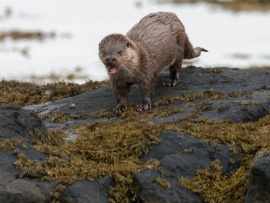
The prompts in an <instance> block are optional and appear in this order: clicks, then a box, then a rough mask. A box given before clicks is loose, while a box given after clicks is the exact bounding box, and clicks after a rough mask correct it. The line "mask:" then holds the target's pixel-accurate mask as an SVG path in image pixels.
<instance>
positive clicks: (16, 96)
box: [0, 80, 109, 107]
mask: <svg viewBox="0 0 270 203" xmlns="http://www.w3.org/2000/svg"><path fill="white" fill-rule="evenodd" d="M108 84H109V83H108V81H103V82H98V81H88V82H86V83H85V84H83V85H79V84H75V83H67V82H64V81H60V82H56V83H49V84H45V85H37V84H33V83H28V82H18V81H14V80H10V81H7V80H2V81H1V82H0V103H1V104H13V105H15V106H17V107H21V106H24V105H30V104H41V103H45V102H48V101H53V100H59V99H62V98H65V97H71V96H75V95H78V94H80V93H83V92H86V91H90V90H93V89H96V88H99V87H102V86H105V85H108Z"/></svg>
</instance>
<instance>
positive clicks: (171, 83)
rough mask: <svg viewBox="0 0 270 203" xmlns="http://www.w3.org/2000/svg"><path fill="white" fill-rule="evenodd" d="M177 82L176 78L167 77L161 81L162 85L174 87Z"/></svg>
mask: <svg viewBox="0 0 270 203" xmlns="http://www.w3.org/2000/svg"><path fill="white" fill-rule="evenodd" d="M178 83H179V80H178V79H167V80H165V81H164V82H163V85H164V86H169V87H174V86H175V85H177V84H178Z"/></svg>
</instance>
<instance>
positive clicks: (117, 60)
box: [99, 34, 134, 75]
mask: <svg viewBox="0 0 270 203" xmlns="http://www.w3.org/2000/svg"><path fill="white" fill-rule="evenodd" d="M131 50H134V43H133V42H132V41H131V40H130V39H129V38H128V37H126V36H125V35H122V34H111V35H108V36H106V37H105V38H103V39H102V40H101V42H100V43H99V58H100V59H101V61H102V63H103V64H104V65H105V67H106V69H107V71H108V73H109V74H110V75H114V74H116V73H117V72H118V71H119V70H120V69H125V67H126V64H127V63H128V61H129V60H131V59H132V58H134V57H132V56H131V53H132V52H133V51H131Z"/></svg>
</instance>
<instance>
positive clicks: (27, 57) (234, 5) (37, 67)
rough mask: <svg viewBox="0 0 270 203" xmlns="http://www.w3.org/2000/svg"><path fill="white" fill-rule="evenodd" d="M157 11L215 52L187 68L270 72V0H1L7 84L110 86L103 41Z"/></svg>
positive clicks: (0, 69)
mask: <svg viewBox="0 0 270 203" xmlns="http://www.w3.org/2000/svg"><path fill="white" fill-rule="evenodd" d="M157 11H170V12H174V13H176V14H177V16H178V17H179V18H180V19H181V21H182V22H183V24H184V25H185V28H186V32H187V34H188V36H189V38H190V41H191V42H192V44H193V45H194V46H202V47H204V48H206V49H208V50H209V52H208V53H203V55H202V56H201V57H200V58H198V59H193V60H190V61H186V62H185V63H184V66H187V65H195V66H201V67H205V68H209V67H212V68H213V67H231V68H254V69H258V70H259V69H260V70H261V69H264V70H270V1H269V0H205V1H203V0H98V1H89V0H46V1H45V0H23V1H22V0H0V80H2V79H5V80H10V79H16V80H19V81H29V82H35V83H39V84H44V83H46V82H53V81H58V80H65V81H74V82H76V83H84V82H86V81H88V80H104V79H107V74H106V72H105V69H104V67H103V65H102V64H101V62H100V61H99V58H98V43H99V41H100V40H101V39H102V38H103V37H104V36H106V35H108V34H111V33H122V34H125V33H126V32H127V31H128V30H129V29H130V28H131V27H132V26H133V25H134V24H135V23H137V22H138V21H139V20H140V19H141V18H142V17H144V16H145V15H147V14H149V13H151V12H157Z"/></svg>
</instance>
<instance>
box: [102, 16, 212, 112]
mask: <svg viewBox="0 0 270 203" xmlns="http://www.w3.org/2000/svg"><path fill="white" fill-rule="evenodd" d="M202 51H204V52H207V50H206V49H204V48H201V47H196V48H193V46H192V44H191V43H190V41H189V38H188V36H187V34H186V33H185V27H184V26H183V24H182V23H181V21H180V20H179V19H178V17H177V16H176V15H175V14H174V13H169V12H158V13H151V14H149V15H147V16H145V17H144V18H142V19H141V20H140V22H139V23H137V24H136V25H134V26H133V27H132V28H131V30H129V31H128V33H127V34H126V35H123V34H110V35H108V36H106V37H104V38H103V39H102V40H101V42H100V43H99V58H100V59H101V61H102V63H103V64H104V65H105V67H106V69H107V72H108V74H109V78H110V82H111V84H112V88H113V92H114V95H115V97H116V100H117V107H116V110H117V112H118V113H121V112H122V111H123V110H124V107H125V105H126V104H127V102H128V93H129V91H130V86H131V85H132V84H138V85H139V86H140V88H141V92H142V104H141V105H138V106H137V110H138V111H143V110H148V109H151V100H152V95H153V92H154V88H155V84H156V76H157V74H158V73H159V72H160V71H162V70H163V69H165V68H169V70H170V76H169V78H168V79H167V80H166V81H164V83H163V84H164V85H166V86H175V85H177V84H178V83H179V72H180V69H181V67H182V61H183V59H192V58H195V57H198V56H200V55H201V52H202Z"/></svg>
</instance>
